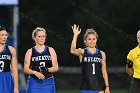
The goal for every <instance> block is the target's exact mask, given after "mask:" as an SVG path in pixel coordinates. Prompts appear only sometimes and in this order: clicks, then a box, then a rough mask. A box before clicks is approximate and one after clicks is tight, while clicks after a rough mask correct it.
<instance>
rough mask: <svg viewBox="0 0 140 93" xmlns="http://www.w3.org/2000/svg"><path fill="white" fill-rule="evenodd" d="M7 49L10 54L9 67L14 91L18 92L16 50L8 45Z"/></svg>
mask: <svg viewBox="0 0 140 93" xmlns="http://www.w3.org/2000/svg"><path fill="white" fill-rule="evenodd" d="M9 49H10V51H11V54H12V60H11V68H12V75H13V81H14V93H18V65H17V57H16V50H15V48H13V47H11V46H10V47H9Z"/></svg>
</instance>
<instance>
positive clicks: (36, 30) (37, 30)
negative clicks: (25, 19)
mask: <svg viewBox="0 0 140 93" xmlns="http://www.w3.org/2000/svg"><path fill="white" fill-rule="evenodd" d="M39 31H44V32H45V34H46V30H45V29H44V28H42V27H37V28H36V29H35V30H33V32H32V39H33V40H34V41H35V37H36V34H37V32H39ZM46 36H47V34H46Z"/></svg>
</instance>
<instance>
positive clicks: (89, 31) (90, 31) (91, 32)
mask: <svg viewBox="0 0 140 93" xmlns="http://www.w3.org/2000/svg"><path fill="white" fill-rule="evenodd" d="M89 34H94V35H95V36H96V38H97V39H98V34H97V33H96V31H95V30H94V29H93V28H90V29H87V30H86V33H85V34H84V37H83V39H84V43H86V39H87V36H88V35H89Z"/></svg>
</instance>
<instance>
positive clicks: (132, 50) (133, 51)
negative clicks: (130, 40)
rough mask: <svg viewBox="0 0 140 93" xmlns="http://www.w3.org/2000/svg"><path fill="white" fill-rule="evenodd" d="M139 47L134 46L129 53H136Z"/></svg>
mask: <svg viewBox="0 0 140 93" xmlns="http://www.w3.org/2000/svg"><path fill="white" fill-rule="evenodd" d="M138 48H139V47H138V46H137V47H134V48H133V49H131V50H130V52H129V53H135V52H136V51H137V50H138Z"/></svg>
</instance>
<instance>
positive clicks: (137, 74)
mask: <svg viewBox="0 0 140 93" xmlns="http://www.w3.org/2000/svg"><path fill="white" fill-rule="evenodd" d="M127 59H129V60H130V61H132V62H133V70H134V73H133V77H134V78H138V79H140V47H139V46H137V47H135V48H134V49H132V50H131V51H130V52H129V53H128V55H127Z"/></svg>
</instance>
